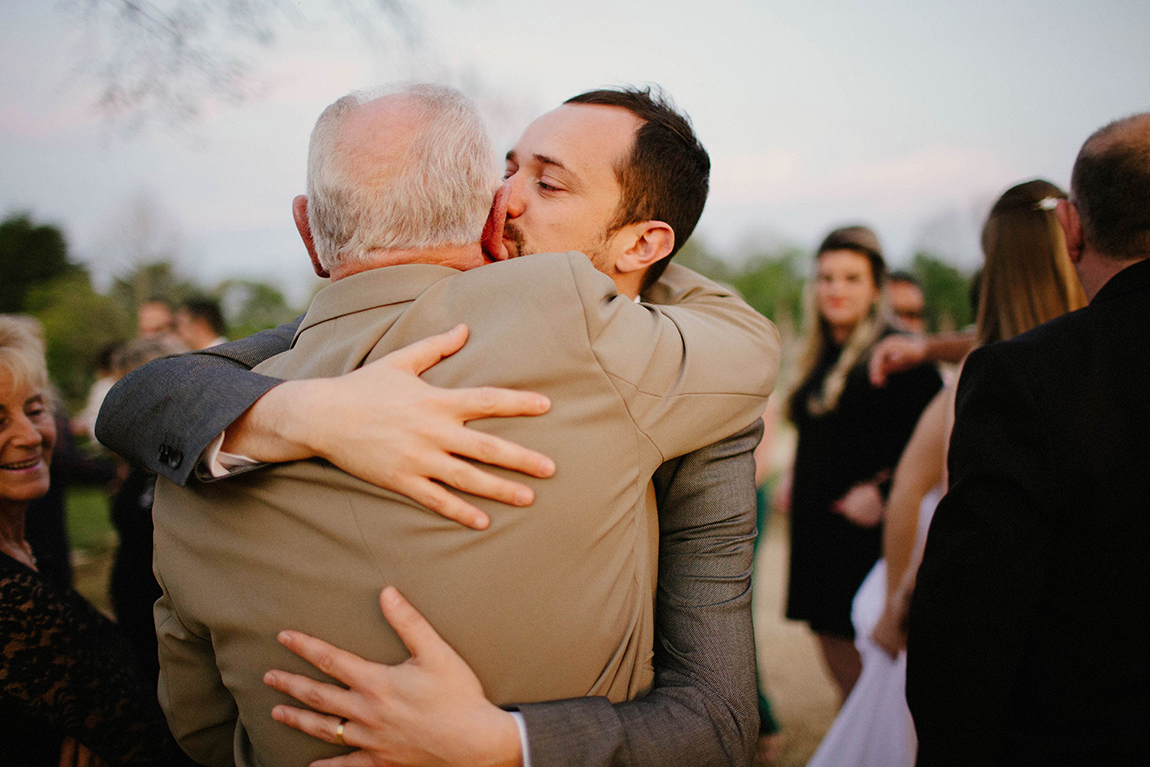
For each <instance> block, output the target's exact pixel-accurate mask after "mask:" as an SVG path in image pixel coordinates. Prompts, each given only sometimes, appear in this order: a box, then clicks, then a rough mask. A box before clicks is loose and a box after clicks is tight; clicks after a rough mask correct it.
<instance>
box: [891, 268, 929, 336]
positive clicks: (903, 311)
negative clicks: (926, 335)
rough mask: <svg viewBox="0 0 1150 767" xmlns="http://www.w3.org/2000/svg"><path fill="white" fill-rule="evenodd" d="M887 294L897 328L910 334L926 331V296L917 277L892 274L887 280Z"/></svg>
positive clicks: (907, 273)
mask: <svg viewBox="0 0 1150 767" xmlns="http://www.w3.org/2000/svg"><path fill="white" fill-rule="evenodd" d="M887 294H888V295H889V297H890V310H891V313H892V314H893V315H894V324H895V325H896V326H897V327H899V328H900V329H902V330H905V331H906V332H908V333H921V332H923V331H924V330H926V317H925V315H924V311H925V310H926V296H925V295H924V294H923V292H922V285H921V284H919V281H918V278H917V277H915V276H914V275H913V274H911V273H910V272H901V271H900V272H891V273H890V277H888V278H887Z"/></svg>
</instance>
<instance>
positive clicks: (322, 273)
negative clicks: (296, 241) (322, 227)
mask: <svg viewBox="0 0 1150 767" xmlns="http://www.w3.org/2000/svg"><path fill="white" fill-rule="evenodd" d="M291 214H292V218H294V219H295V228H296V230H297V231H299V236H300V239H302V240H303V246H304V247H305V248H307V254H308V255H309V256H311V268H312V269H315V273H316V275H317V276H319V277H322V278H323V279H325V280H326V279H328V278H329V277H331V275H330V274H329V273H328V271H327V269H324V268H323V266H322V265H321V264H320V262H319V256H317V255H316V254H315V240H313V239H312V237H311V224H309V223H308V220H307V195H306V194H300V195H296V198H295V199H294V200H292V201H291Z"/></svg>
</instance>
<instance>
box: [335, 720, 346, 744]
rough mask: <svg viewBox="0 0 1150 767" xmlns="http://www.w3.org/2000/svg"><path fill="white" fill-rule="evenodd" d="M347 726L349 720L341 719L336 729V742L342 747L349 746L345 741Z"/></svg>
mask: <svg viewBox="0 0 1150 767" xmlns="http://www.w3.org/2000/svg"><path fill="white" fill-rule="evenodd" d="M345 724H347V720H346V719H340V720H339V724H338V725H336V728H335V742H336V743H338V744H340V745H341V746H346V745H347V741H345V740H344V739H343V726H344V725H345Z"/></svg>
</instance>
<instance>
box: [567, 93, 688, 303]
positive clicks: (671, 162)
mask: <svg viewBox="0 0 1150 767" xmlns="http://www.w3.org/2000/svg"><path fill="white" fill-rule="evenodd" d="M564 103H567V104H592V105H598V106H611V107H621V108H623V109H626V110H627V111H628V112H631V113H632V114H634V115H635V116H636V117H638V118H639V119H640V120H642V121H643V125H642V126H640V128H639V130H638V131H636V132H635V145H634V147H633V148H632V149H631V155H630V157H629V158H628V159H627V161H626V164H625V165H623V166H621V167H617V168H616V169H615V174H616V176H617V177H618V179H619V186H620V187H621V188H622V197H621V199H620V200H619V210H618V212H617V213H616V215H615V220H614V221H612V222H611V225H610V227H609V228H608V232H614V231H616V230H617V229H619V228H621V227H624V226H627V225H628V224H634V223H638V222H640V221H662V222H664V223H665V224H667V225H668V226H670V227H671V229H672V230H674V232H675V245H674V247H673V248H672V249H671V253H670V255H668V256H667V257H666V258H663V259H661V260H659V261H656V262H655V263H654V264H651V266H650V267H648V268H647V274H646V275H645V276H644V278H643V287H644V288H646V287H648V286H649V285H651V284H653V283H654V282H655V281H656V280H658V279H659V276H660V275H662V274H663V271H664V270H665V269H666V268H667V264H668V263H669V262H670V260H671V258H672V257H673V256H674V255H675V253H677V252H678V251H679V248H681V247H682V246H683V243H685V242H686V241H687V238H689V237H690V236H691V232H693V231H695V225H696V224H697V223H699V217H700V216H701V215H702V214H703V205H704V204H706V202H707V191H708V189H709V184H710V180H709V179H710V175H711V158H710V157H709V156H708V155H707V150H706V149H704V148H703V145H702V144H701V143H699V139H698V138H696V136H695V131H694V129H693V128H692V127H691V121H690V119H689V118H688V117H687V116H686V115H685V114H682V113H681V112H679V111H678V110H677V109H676V108H675V105H674V104H673V103H672V102H671V99H670V97H668V96H667V95H666V94H665V93H663V91H661V90H659V89H658V88H655V89H652V88H642V89H640V88H631V87H624V88H607V89H602V90H595V91H587V92H586V93H580V94H579V95H578V96H574V97H572V98H569V99H567V101H566V102H564Z"/></svg>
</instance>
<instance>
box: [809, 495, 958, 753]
mask: <svg viewBox="0 0 1150 767" xmlns="http://www.w3.org/2000/svg"><path fill="white" fill-rule="evenodd" d="M941 497H942V493H941V488H937V487H936V488H935V489H933V490H931V491H930V492H929V493H927V495H926V497H925V498H923V499H922V504H921V505H920V506H919V513H918V536H919V537H920V538H921V537H922V536H925V535H926V530H927V528H928V527H929V526H930V519H931V517H932V516H933V515H934V507H935V506H936V505H938V501H939V499H940V498H941ZM885 607H886V560H884V559H880V560H879V561H878V562H876V563H875V566H874V568H873V569H872V570H871V571H870V574H869V575H867V577H866V579H865V580H864V581H863V582H862V585H861V586H859V590H858V592H857V593H856V594H855V598H854V601H853V602H852V603H851V623H853V624H854V628H855V647H857V648H858V651H859V654H860V655H862V674H861V675H860V676H859V680H858V682H857V683H855V686H854V689H853V690H851V694H850V695H849V696H847V699H846V701H845V702H844V703H843V707H842V709H840V710H839V715H838V716H837V717H835V721H834V723H833V724H832V725H831V728H830V730H828V731H827V734H826V736H825V737H824V738H823V741H822V743H820V744H819V748H818V751H816V752H815V755H814V756H813V757H811V760H810V761H809V762H807V767H913V765H914V757H915V750H916V749H917V747H918V740H917V738H916V737H915V734H914V722H913V721H912V720H911V717H910V710H909V709H908V708H907V706H906V650H903V651H902V652H900V653H899V654H898V658H893V659H892V658H891V657H890V655H888V654H887V652H886V650H884V649H882V648H881V647H879V646H878V645H877V644H875V642H874V640H873V639H871V637H870V635H871V631H872V630H873V629H874V626H875V623H877V622H878V619H879V616H881V615H882V611H883V609H884V608H885Z"/></svg>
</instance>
